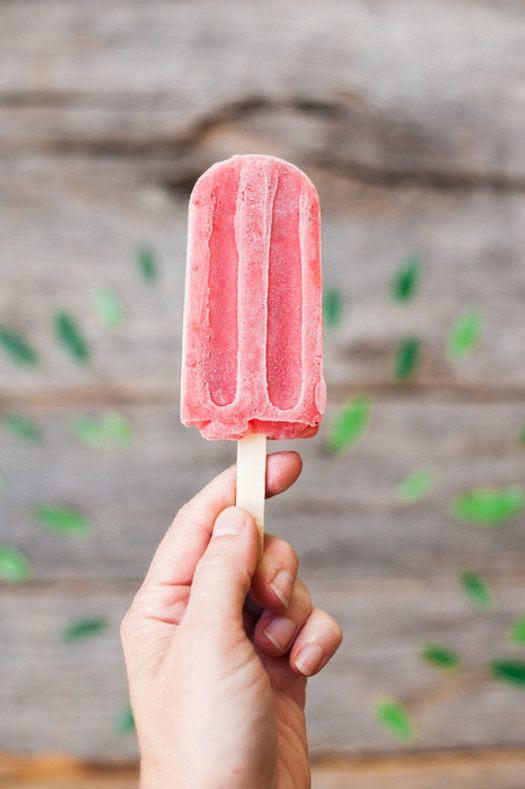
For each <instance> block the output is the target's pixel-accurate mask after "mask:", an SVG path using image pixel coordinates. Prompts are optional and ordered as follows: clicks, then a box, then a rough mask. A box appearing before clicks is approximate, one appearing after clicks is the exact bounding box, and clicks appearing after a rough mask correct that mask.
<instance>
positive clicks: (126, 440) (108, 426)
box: [102, 411, 134, 444]
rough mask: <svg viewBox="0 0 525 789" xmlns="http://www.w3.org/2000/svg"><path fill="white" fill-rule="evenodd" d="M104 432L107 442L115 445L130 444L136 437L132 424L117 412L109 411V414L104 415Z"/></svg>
mask: <svg viewBox="0 0 525 789" xmlns="http://www.w3.org/2000/svg"><path fill="white" fill-rule="evenodd" d="M102 432H103V434H104V437H105V439H106V441H108V442H110V443H114V444H130V443H131V442H132V441H133V437H134V433H133V427H132V426H131V424H130V423H129V422H128V420H127V419H126V418H125V417H124V416H122V414H118V413H117V412H116V411H108V412H107V414H104V416H103V418H102Z"/></svg>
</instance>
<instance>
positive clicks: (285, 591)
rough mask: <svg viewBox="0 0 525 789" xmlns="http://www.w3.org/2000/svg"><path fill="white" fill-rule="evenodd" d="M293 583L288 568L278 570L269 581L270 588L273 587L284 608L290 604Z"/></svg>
mask: <svg viewBox="0 0 525 789" xmlns="http://www.w3.org/2000/svg"><path fill="white" fill-rule="evenodd" d="M293 584H294V578H293V575H292V574H291V573H289V572H288V570H281V571H280V572H278V573H277V575H276V576H275V578H274V579H273V581H272V582H271V583H270V589H273V591H274V592H275V594H276V595H277V597H278V598H279V600H280V601H281V603H282V604H283V605H284V607H285V608H288V606H289V605H290V598H291V596H292V589H293Z"/></svg>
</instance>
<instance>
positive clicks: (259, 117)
mask: <svg viewBox="0 0 525 789" xmlns="http://www.w3.org/2000/svg"><path fill="white" fill-rule="evenodd" d="M524 19H525V17H524V10H523V5H522V4H521V3H519V2H515V0H505V2H499V3H492V2H483V1H481V0H479V1H477V2H472V0H462V1H461V2H457V1H456V0H447V1H446V2H438V0H425V2H420V0H396V2H391V0H378V1H377V2H374V3H363V2H352V3H348V2H342V0H329V2H325V3H323V4H322V6H321V5H319V4H318V3H315V2H313V0H308V2H306V3H304V2H303V3H299V2H298V1H297V0H284V1H282V2H281V1H279V2H277V0H270V2H267V3H265V4H264V6H263V5H257V4H254V3H246V4H242V5H239V4H238V3H235V2H231V0H229V1H224V0H222V1H221V2H213V1H212V0H201V2H199V3H191V2H189V1H188V0H185V2H178V3H176V4H174V3H170V2H168V0H155V2H150V3H148V4H147V5H144V4H141V3H139V2H137V0H120V1H119V2H118V3H115V4H112V5H111V7H108V6H107V4H105V3H104V2H102V0H95V1H94V2H90V3H89V4H87V5H86V4H83V5H82V6H81V7H79V6H78V4H71V3H69V2H67V0H52V1H51V2H48V3H46V6H45V8H42V6H41V4H40V3H38V2H34V0H33V2H31V0H25V2H24V3H20V2H4V3H3V4H2V50H1V51H2V60H3V64H4V65H3V67H2V69H1V70H0V73H1V74H2V77H1V80H0V100H2V102H3V104H4V107H3V123H2V133H1V146H2V147H3V148H4V150H6V151H10V152H19V151H20V150H27V149H49V148H55V149H56V148H62V149H64V148H73V149H78V148H81V149H96V150H100V151H102V152H103V151H105V150H113V151H115V150H119V151H122V150H123V149H126V148H131V149H139V150H141V149H142V150H144V149H145V150H147V151H150V150H152V149H158V148H159V146H164V147H167V148H172V149H174V150H175V152H177V149H178V146H179V145H181V144H182V145H183V147H184V144H185V143H187V141H188V140H189V139H194V138H195V135H196V134H197V135H199V134H200V135H201V136H202V137H203V138H204V139H205V140H206V141H209V142H211V144H212V146H213V145H214V144H215V141H216V136H217V135H218V136H219V138H221V137H222V138H224V136H227V137H230V138H235V141H236V142H235V146H236V147H237V148H238V149H239V152H242V149H243V148H244V147H245V146H248V147H249V148H251V149H252V150H253V148H254V147H256V148H257V147H259V145H258V143H259V142H260V140H261V138H262V140H263V141H264V140H265V139H266V140H268V139H273V138H277V139H281V140H286V141H287V142H288V145H289V146H293V150H294V152H295V154H296V157H295V158H297V154H298V153H301V158H302V156H303V155H307V156H308V157H309V158H310V159H311V160H312V161H317V162H323V163H326V164H328V165H330V166H332V167H334V168H337V169H338V170H339V171H341V170H346V171H347V172H350V173H353V174H359V175H361V176H363V177H364V178H365V179H366V178H372V179H376V178H380V179H385V178H394V179H396V178H399V177H401V178H404V177H407V175H408V177H409V178H410V177H413V178H415V179H416V180H418V179H421V178H423V179H427V180H428V179H430V180H433V181H435V182H438V183H445V184H451V185H452V186H454V185H455V184H460V185H461V184H462V183H463V184H465V183H466V184H469V183H473V182H478V181H481V182H486V183H489V184H492V185H493V186H495V187H496V188H511V189H512V188H516V187H519V188H522V187H523V183H524V179H525V155H524V152H523V145H522V129H523V123H524V119H525V116H524V113H525V110H524V109H523V102H522V100H521V95H522V94H521V91H522V81H523V77H524V74H525V54H524V52H523V47H522V38H521V30H522V27H523V22H524ZM245 120H247V122H248V123H247V131H248V132H249V133H248V134H246V133H245V132H246V129H245V128H244V126H245V124H244V121H245ZM232 121H233V123H232ZM239 122H240V123H239ZM239 131H240V132H241V133H239Z"/></svg>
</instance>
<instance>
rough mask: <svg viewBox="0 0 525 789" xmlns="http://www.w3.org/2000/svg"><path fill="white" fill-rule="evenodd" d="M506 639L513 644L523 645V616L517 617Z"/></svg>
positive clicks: (524, 632) (524, 640) (524, 622)
mask: <svg viewBox="0 0 525 789" xmlns="http://www.w3.org/2000/svg"><path fill="white" fill-rule="evenodd" d="M508 637H509V640H510V641H513V642H514V643H515V644H520V645H521V644H525V614H522V616H519V617H518V618H517V619H516V620H515V621H514V622H513V623H512V625H511V626H510V629H509V632H508Z"/></svg>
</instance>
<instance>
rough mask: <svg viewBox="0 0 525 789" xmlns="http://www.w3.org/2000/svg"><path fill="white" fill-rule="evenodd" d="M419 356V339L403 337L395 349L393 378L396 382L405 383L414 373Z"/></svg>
mask: <svg viewBox="0 0 525 789" xmlns="http://www.w3.org/2000/svg"><path fill="white" fill-rule="evenodd" d="M420 354H421V340H420V339H419V337H405V339H404V340H401V342H400V343H399V345H398V346H397V349H396V355H395V357H394V377H395V378H396V379H397V380H398V381H406V380H407V378H410V376H411V375H412V374H413V373H414V371H415V369H416V367H417V365H418V363H419V357H420Z"/></svg>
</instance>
